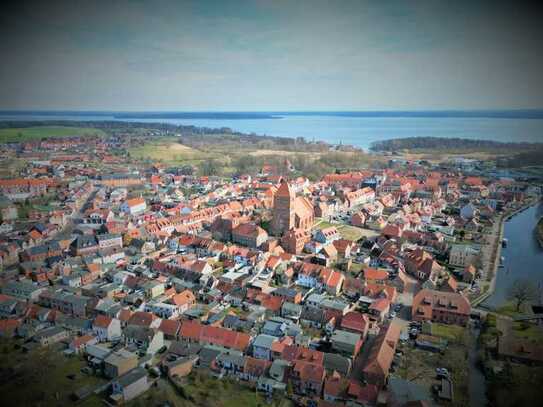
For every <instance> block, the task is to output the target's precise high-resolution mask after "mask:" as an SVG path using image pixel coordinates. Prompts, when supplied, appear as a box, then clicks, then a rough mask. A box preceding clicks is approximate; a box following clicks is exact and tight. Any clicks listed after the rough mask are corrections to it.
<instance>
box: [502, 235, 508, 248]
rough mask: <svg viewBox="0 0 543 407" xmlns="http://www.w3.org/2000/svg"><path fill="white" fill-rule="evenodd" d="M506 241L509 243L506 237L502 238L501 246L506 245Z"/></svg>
mask: <svg viewBox="0 0 543 407" xmlns="http://www.w3.org/2000/svg"><path fill="white" fill-rule="evenodd" d="M507 243H509V240H508V239H507V238H505V237H504V238H503V239H502V247H507Z"/></svg>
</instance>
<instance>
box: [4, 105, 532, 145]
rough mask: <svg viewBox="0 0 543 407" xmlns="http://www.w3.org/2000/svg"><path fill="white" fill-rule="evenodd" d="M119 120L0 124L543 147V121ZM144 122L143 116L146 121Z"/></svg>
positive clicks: (34, 117)
mask: <svg viewBox="0 0 543 407" xmlns="http://www.w3.org/2000/svg"><path fill="white" fill-rule="evenodd" d="M201 116H203V117H198V116H197V115H196V116H195V117H192V116H190V115H189V117H187V118H171V117H166V118H118V117H117V116H115V115H114V114H107V113H100V114H96V115H93V114H83V115H81V114H77V113H65V114H55V115H51V114H46V115H41V114H39V113H32V114H20V113H19V114H9V113H8V114H6V113H4V114H0V121H1V120H121V121H139V122H163V123H171V124H177V125H179V124H183V125H194V126H200V127H211V128H220V127H229V128H231V129H233V130H235V131H240V132H245V133H256V134H265V135H270V136H280V137H305V138H306V139H307V140H316V141H325V142H328V143H331V144H340V143H343V144H351V145H355V146H358V147H362V148H365V149H367V148H369V146H370V145H371V143H372V142H374V141H379V140H384V139H391V138H400V137H417V136H431V137H459V138H469V139H483V140H494V141H503V142H543V117H539V116H536V117H535V118H522V117H520V118H519V117H508V118H504V117H447V116H446V115H443V116H435V117H420V116H407V117H406V116H402V115H398V116H385V117H383V116H380V115H374V116H371V115H369V116H352V115H339V114H338V115H332V114H322V115H319V114H306V115H304V114H299V115H297V114H295V113H294V114H276V115H274V116H275V118H254V117H251V116H250V115H248V117H243V118H229V117H226V118H225V117H217V118H210V117H206V114H202V115H201ZM142 117H145V116H142Z"/></svg>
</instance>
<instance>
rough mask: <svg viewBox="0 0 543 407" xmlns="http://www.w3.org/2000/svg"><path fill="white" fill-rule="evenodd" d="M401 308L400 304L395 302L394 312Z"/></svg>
mask: <svg viewBox="0 0 543 407" xmlns="http://www.w3.org/2000/svg"><path fill="white" fill-rule="evenodd" d="M401 309H402V304H396V305H395V306H394V311H396V312H398V311H400V310H401Z"/></svg>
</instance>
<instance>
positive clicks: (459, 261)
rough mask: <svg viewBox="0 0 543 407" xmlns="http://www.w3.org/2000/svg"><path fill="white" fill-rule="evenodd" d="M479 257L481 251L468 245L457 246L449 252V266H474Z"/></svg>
mask: <svg viewBox="0 0 543 407" xmlns="http://www.w3.org/2000/svg"><path fill="white" fill-rule="evenodd" d="M478 257H479V250H478V249H476V248H475V247H473V246H470V245H466V244H455V245H453V246H452V247H451V251H450V252H449V264H450V265H451V266H457V267H466V266H469V265H470V264H474V263H475V262H476V260H477V258H478Z"/></svg>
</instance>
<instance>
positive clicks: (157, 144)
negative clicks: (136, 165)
mask: <svg viewBox="0 0 543 407" xmlns="http://www.w3.org/2000/svg"><path fill="white" fill-rule="evenodd" d="M129 153H130V156H131V157H132V158H137V159H144V160H145V159H150V160H155V161H161V162H164V163H168V164H181V163H192V164H194V163H198V162H201V161H203V160H209V159H220V158H221V156H220V155H219V154H215V153H208V152H203V151H200V150H197V149H194V148H191V147H188V146H185V145H183V144H180V143H178V142H176V141H174V140H171V139H168V138H162V139H160V140H158V141H153V142H150V143H146V144H145V145H143V146H137V147H132V148H130V150H129Z"/></svg>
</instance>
